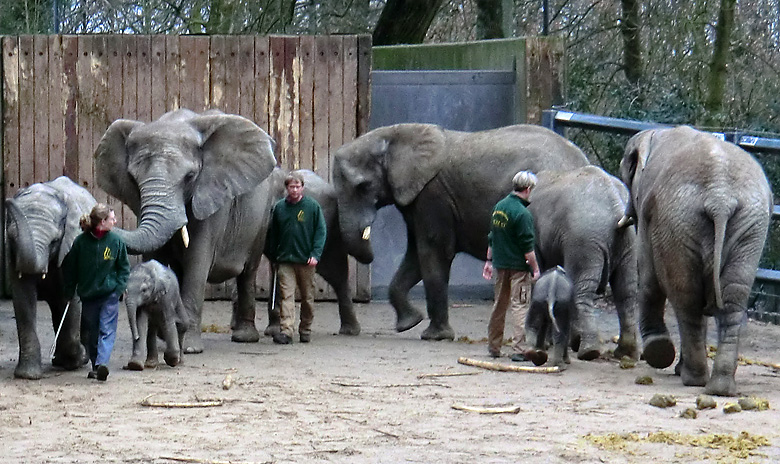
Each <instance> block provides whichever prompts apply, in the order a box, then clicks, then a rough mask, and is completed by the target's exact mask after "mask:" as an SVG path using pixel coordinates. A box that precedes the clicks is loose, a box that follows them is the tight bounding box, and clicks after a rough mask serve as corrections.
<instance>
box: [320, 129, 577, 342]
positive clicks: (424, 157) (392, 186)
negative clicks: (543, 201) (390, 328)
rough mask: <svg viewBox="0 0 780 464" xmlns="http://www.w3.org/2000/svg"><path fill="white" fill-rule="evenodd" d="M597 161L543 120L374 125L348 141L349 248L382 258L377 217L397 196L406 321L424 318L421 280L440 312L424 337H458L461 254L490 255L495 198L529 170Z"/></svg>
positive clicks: (408, 324)
mask: <svg viewBox="0 0 780 464" xmlns="http://www.w3.org/2000/svg"><path fill="white" fill-rule="evenodd" d="M587 164H589V163H588V158H587V157H586V156H585V154H584V153H583V152H582V151H581V150H580V149H579V148H577V147H576V146H574V145H573V144H572V143H571V142H569V141H567V140H566V139H564V138H563V137H561V136H559V135H558V134H555V133H554V132H552V131H550V130H548V129H545V128H543V127H540V126H533V125H515V126H508V127H503V128H498V129H492V130H486V131H480V132H473V133H467V132H458V131H452V130H446V129H443V128H441V127H439V126H436V125H432V124H410V123H406V124H396V125H392V126H385V127H380V128H377V129H374V130H372V131H369V132H367V133H365V134H363V135H361V136H360V137H358V138H356V139H355V140H353V141H351V142H348V143H346V144H344V145H343V146H341V147H339V148H338V149H337V150H336V152H335V153H334V156H333V161H332V174H333V183H334V187H335V188H336V196H337V198H338V210H339V225H340V228H341V234H342V238H343V240H344V242H345V243H346V247H347V252H348V253H349V254H351V255H353V256H354V257H355V258H356V259H357V260H358V261H360V262H362V263H370V262H371V261H372V260H373V251H372V249H371V238H370V225H371V224H372V223H373V221H374V219H375V218H376V214H377V209H378V208H381V207H382V206H386V205H391V204H394V205H396V206H397V207H398V209H399V210H400V212H401V214H402V216H403V218H404V221H405V223H406V228H407V236H408V242H407V248H406V254H405V255H404V258H403V260H402V262H401V264H400V267H399V269H398V271H397V272H396V273H395V275H394V276H393V279H392V281H391V283H390V286H389V299H390V303H391V304H392V306H393V308H394V309H395V311H396V318H397V319H396V327H395V328H396V330H397V331H398V332H403V331H405V330H409V329H411V328H412V327H414V326H416V325H417V324H419V323H420V322H421V321H422V320H423V315H422V313H421V312H420V311H419V310H418V309H417V308H415V307H413V306H412V304H411V303H410V302H409V298H408V294H409V290H410V289H411V288H412V287H413V286H414V285H416V284H417V283H418V282H419V281H420V280H422V281H423V285H424V287H425V297H426V304H427V309H428V317H429V318H430V324H429V326H428V327H427V328H426V329H425V330H424V331H423V332H422V335H421V338H422V339H424V340H452V339H454V336H455V332H454V330H453V329H452V327H451V326H450V323H449V314H448V294H447V286H448V283H449V275H450V268H451V265H452V260H453V258H454V257H455V254H456V253H458V252H465V253H468V254H470V255H472V256H474V257H476V258H478V259H485V257H486V253H487V246H488V238H487V236H488V229H489V225H490V214H491V211H492V208H493V206H494V205H495V204H496V202H498V200H500V199H501V198H502V197H504V196H505V195H506V194H507V193H508V192H509V191H510V190H511V185H512V176H514V175H515V173H517V172H518V171H521V170H530V171H534V172H539V171H542V170H546V169H551V170H568V169H574V168H578V167H581V166H585V165H587Z"/></svg>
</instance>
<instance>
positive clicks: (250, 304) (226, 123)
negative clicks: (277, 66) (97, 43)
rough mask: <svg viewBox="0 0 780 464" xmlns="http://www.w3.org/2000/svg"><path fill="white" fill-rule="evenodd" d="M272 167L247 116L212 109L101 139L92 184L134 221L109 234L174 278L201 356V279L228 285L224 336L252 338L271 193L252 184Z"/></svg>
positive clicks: (131, 124) (189, 348)
mask: <svg viewBox="0 0 780 464" xmlns="http://www.w3.org/2000/svg"><path fill="white" fill-rule="evenodd" d="M275 165H276V158H275V157H274V154H273V141H272V139H271V138H270V137H269V136H268V134H266V133H265V132H264V131H263V130H262V129H260V128H259V127H258V126H257V125H256V124H254V123H253V122H252V121H250V120H249V119H246V118H244V117H241V116H238V115H231V114H225V113H222V112H219V111H214V110H211V111H207V112H205V113H203V114H197V113H194V112H192V111H190V110H187V109H179V110H175V111H172V112H169V113H166V114H164V115H163V116H161V117H160V118H159V119H157V120H156V121H153V122H150V123H143V122H140V121H131V120H126V119H119V120H116V121H114V122H113V123H112V124H111V125H110V126H109V127H108V129H107V130H106V132H105V133H104V134H103V136H102V137H101V140H100V142H99V144H98V147H97V149H96V151H95V171H96V177H97V182H98V185H99V186H100V187H101V188H102V189H103V190H105V191H106V192H107V193H108V194H110V195H112V196H114V197H116V198H117V199H119V200H120V201H122V202H123V203H125V204H126V205H128V206H129V207H130V208H131V209H132V210H133V212H134V213H135V214H136V215H137V216H138V217H139V223H138V228H137V229H136V230H133V231H127V230H120V229H115V230H116V232H117V233H118V234H120V236H121V237H122V239H123V240H124V241H125V243H126V244H127V247H128V250H129V251H130V252H131V253H136V254H138V253H140V254H144V255H145V256H147V257H149V258H155V259H157V260H159V261H160V262H162V263H164V264H166V265H169V266H170V267H171V268H172V269H173V270H174V272H175V273H176V275H177V276H178V277H179V285H180V289H181V298H182V302H183V303H184V307H185V308H186V310H187V314H188V316H189V318H190V320H191V322H192V325H191V327H192V329H193V330H188V331H187V333H186V334H185V339H184V350H185V352H187V353H200V352H202V351H203V341H202V339H201V331H200V326H201V311H202V309H203V299H204V291H205V287H206V283H207V282H209V283H220V282H224V281H226V280H228V279H231V278H236V288H237V292H238V293H237V304H236V305H234V314H233V319H232V320H233V327H232V328H233V333H232V337H231V338H232V340H233V341H235V342H247V343H248V342H257V341H258V340H259V339H260V334H259V332H258V331H257V328H256V326H255V299H254V280H255V275H256V272H257V268H258V266H259V264H260V259H261V257H262V252H263V247H264V245H265V233H264V231H265V230H266V229H267V223H268V220H269V215H268V211H269V210H270V208H271V206H272V204H273V203H272V200H273V196H272V195H271V192H270V191H269V190H268V189H267V188H258V187H259V186H260V185H261V183H262V182H263V180H265V179H266V178H267V177H268V176H269V175H270V174H271V172H272V171H273V169H274V166H275ZM185 225H186V226H187V227H186V228H183V226H185ZM180 229H182V234H181V235H179V234H176V232H177V231H179V230H180ZM185 232H186V233H185Z"/></svg>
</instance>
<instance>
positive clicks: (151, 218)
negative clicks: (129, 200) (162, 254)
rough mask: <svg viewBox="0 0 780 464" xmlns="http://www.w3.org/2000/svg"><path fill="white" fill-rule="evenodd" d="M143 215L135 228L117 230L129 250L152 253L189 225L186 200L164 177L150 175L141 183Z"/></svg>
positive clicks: (138, 252) (134, 252)
mask: <svg viewBox="0 0 780 464" xmlns="http://www.w3.org/2000/svg"><path fill="white" fill-rule="evenodd" d="M140 190H141V218H140V221H139V224H138V228H137V229H136V230H133V231H128V230H122V229H117V230H116V232H117V233H118V234H119V236H120V237H121V238H122V240H124V242H125V244H126V245H127V249H128V252H129V253H132V254H143V253H151V252H153V251H156V250H158V249H159V248H161V247H162V246H163V245H165V244H166V243H167V242H168V240H170V239H171V237H173V235H174V234H175V233H176V231H178V230H179V229H181V228H182V227H183V226H185V225H186V224H187V213H186V211H185V209H184V199H183V196H182V194H181V192H177V191H176V189H174V188H172V187H171V186H170V185H168V183H167V182H166V180H165V179H163V178H150V179H146V180H144V181H143V182H141V183H140Z"/></svg>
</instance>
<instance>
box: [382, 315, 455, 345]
mask: <svg viewBox="0 0 780 464" xmlns="http://www.w3.org/2000/svg"><path fill="white" fill-rule="evenodd" d="M422 320H423V316H422V314H420V313H419V312H416V311H414V312H412V313H410V314H407V315H406V316H403V317H399V318H398V320H397V321H396V323H395V331H396V332H406V331H407V330H409V329H411V328H412V327H414V326H416V325H417V324H419V323H420V322H422ZM428 330H430V327H428V329H426V331H428ZM453 336H454V335H453ZM423 339H425V337H423Z"/></svg>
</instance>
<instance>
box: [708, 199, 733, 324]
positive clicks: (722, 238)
mask: <svg viewBox="0 0 780 464" xmlns="http://www.w3.org/2000/svg"><path fill="white" fill-rule="evenodd" d="M717 201H718V202H717V203H716V201H709V202H708V201H705V203H704V209H705V211H707V214H708V215H709V216H710V218H712V223H713V226H714V230H715V241H714V243H713V253H712V286H713V290H714V292H715V306H716V307H717V308H718V309H723V289H722V288H721V285H720V272H721V266H722V263H723V246H724V244H725V242H726V226H727V225H728V222H729V218H730V217H731V215H733V214H734V211H736V209H737V200H736V199H734V198H729V199H728V200H726V201H723V197H722V196H721V197H718V200H717Z"/></svg>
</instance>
